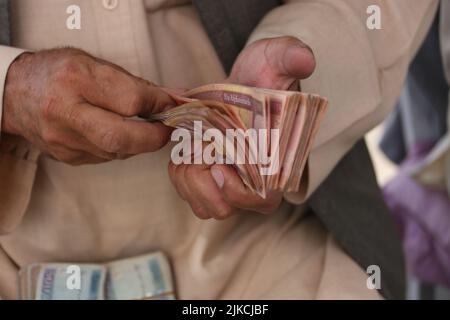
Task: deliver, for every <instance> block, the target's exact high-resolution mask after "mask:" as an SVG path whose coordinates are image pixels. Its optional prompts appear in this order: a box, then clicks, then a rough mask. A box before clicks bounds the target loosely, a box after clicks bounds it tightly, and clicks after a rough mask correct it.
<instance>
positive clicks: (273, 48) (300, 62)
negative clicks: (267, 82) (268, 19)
mask: <svg viewBox="0 0 450 320" xmlns="http://www.w3.org/2000/svg"><path fill="white" fill-rule="evenodd" d="M265 57H266V59H267V61H268V64H269V65H270V66H271V67H272V68H273V69H274V71H275V72H277V73H278V76H284V77H289V78H294V79H305V78H308V77H309V76H310V75H311V74H312V73H313V72H314V69H315V68H316V60H315V58H314V54H313V52H312V50H311V48H309V47H308V46H307V45H306V44H304V43H303V42H302V41H300V40H299V39H296V38H293V37H281V38H274V39H269V40H268V43H267V46H266V49H265Z"/></svg>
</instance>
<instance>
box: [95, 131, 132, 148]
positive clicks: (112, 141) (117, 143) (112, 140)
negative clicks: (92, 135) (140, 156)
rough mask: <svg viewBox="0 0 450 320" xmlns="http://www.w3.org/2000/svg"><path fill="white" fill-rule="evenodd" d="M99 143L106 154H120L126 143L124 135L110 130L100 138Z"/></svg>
mask: <svg viewBox="0 0 450 320" xmlns="http://www.w3.org/2000/svg"><path fill="white" fill-rule="evenodd" d="M101 143H102V146H103V148H104V150H105V151H106V152H110V153H122V151H123V149H124V148H125V146H126V143H127V142H126V136H125V135H124V134H122V133H120V132H117V131H113V130H110V131H107V132H106V133H105V134H104V135H103V136H102V139H101Z"/></svg>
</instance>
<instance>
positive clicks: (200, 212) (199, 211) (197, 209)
mask: <svg viewBox="0 0 450 320" xmlns="http://www.w3.org/2000/svg"><path fill="white" fill-rule="evenodd" d="M191 209H192V211H193V212H194V214H195V215H196V216H197V217H198V218H199V219H201V220H209V219H211V217H210V216H209V215H208V214H207V213H206V211H205V209H204V208H203V207H202V206H200V205H197V204H191Z"/></svg>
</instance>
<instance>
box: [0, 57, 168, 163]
mask: <svg viewBox="0 0 450 320" xmlns="http://www.w3.org/2000/svg"><path fill="white" fill-rule="evenodd" d="M173 103H174V102H173V101H172V100H171V98H170V97H169V96H168V95H167V94H166V93H164V92H163V91H162V90H160V89H158V88H157V87H155V86H153V85H152V84H150V83H149V82H147V81H145V80H142V79H139V78H137V77H134V76H132V75H131V74H129V73H127V72H126V71H125V70H123V69H121V68H119V67H118V66H115V65H113V64H111V63H108V62H106V61H103V60H100V59H96V58H94V57H91V56H90V55H88V54H86V53H84V52H83V51H81V50H76V49H55V50H50V51H42V52H37V53H25V54H22V55H21V56H19V58H18V59H17V60H16V61H15V62H14V63H13V64H12V65H11V67H10V69H9V72H8V75H7V80H6V86H5V95H4V110H3V123H2V131H4V132H5V133H9V134H13V135H20V136H23V137H24V138H26V139H27V140H28V141H30V142H31V143H33V144H34V145H36V146H37V147H38V148H39V149H41V150H42V151H43V152H45V153H47V154H49V155H50V156H52V157H53V158H55V159H57V160H60V161H63V162H66V163H69V164H72V165H81V164H91V163H101V162H106V161H110V160H113V159H125V158H128V157H130V156H133V155H136V154H140V153H144V152H151V151H156V150H158V149H160V148H161V147H162V146H164V145H165V144H166V143H167V140H168V138H169V135H170V129H168V128H167V127H165V126H163V125H162V124H150V123H146V122H144V121H138V120H132V119H130V118H131V117H134V116H144V117H145V116H146V115H147V116H148V115H149V114H151V113H154V112H159V111H162V110H163V109H164V108H166V107H168V106H170V105H173Z"/></svg>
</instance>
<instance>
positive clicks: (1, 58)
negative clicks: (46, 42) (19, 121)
mask: <svg viewBox="0 0 450 320" xmlns="http://www.w3.org/2000/svg"><path fill="white" fill-rule="evenodd" d="M23 52H24V50H22V49H17V48H12V47H5V46H0V98H1V99H0V133H1V129H2V118H3V100H4V99H3V94H4V92H5V84H6V75H7V74H8V70H9V67H10V66H11V64H12V63H13V62H14V60H16V58H17V57H18V56H19V55H21V54H22V53H23ZM0 137H1V135H0Z"/></svg>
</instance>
